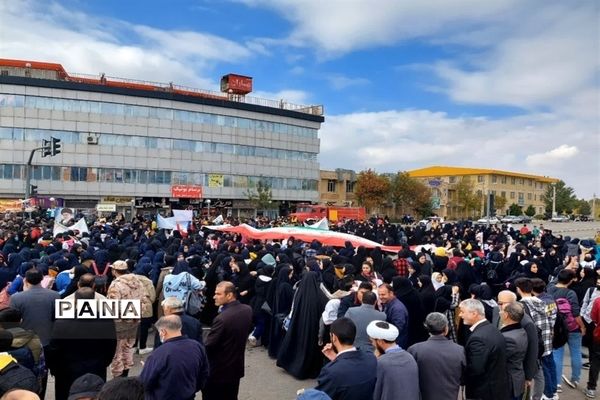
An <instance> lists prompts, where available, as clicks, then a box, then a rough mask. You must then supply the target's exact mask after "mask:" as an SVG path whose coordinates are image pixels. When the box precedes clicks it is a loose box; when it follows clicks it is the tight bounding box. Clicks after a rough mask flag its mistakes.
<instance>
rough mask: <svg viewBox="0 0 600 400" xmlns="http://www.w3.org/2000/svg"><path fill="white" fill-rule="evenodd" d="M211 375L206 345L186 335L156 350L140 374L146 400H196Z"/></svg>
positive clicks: (170, 340)
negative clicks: (197, 394)
mask: <svg viewBox="0 0 600 400" xmlns="http://www.w3.org/2000/svg"><path fill="white" fill-rule="evenodd" d="M207 378H208V359H207V358H206V351H205V349H204V346H202V345H201V344H200V343H198V342H197V341H195V340H192V339H188V338H187V337H185V336H179V337H176V338H172V339H169V340H167V341H165V342H164V343H163V344H162V345H161V346H160V347H159V348H157V349H155V350H154V351H153V352H152V354H150V356H149V357H148V359H147V360H146V364H145V365H144V369H143V370H142V373H141V375H140V381H141V382H142V383H143V385H144V389H145V392H146V393H145V395H146V397H145V399H146V400H193V399H194V397H195V396H196V392H198V391H200V390H201V389H202V388H203V387H204V384H205V383H206V379H207Z"/></svg>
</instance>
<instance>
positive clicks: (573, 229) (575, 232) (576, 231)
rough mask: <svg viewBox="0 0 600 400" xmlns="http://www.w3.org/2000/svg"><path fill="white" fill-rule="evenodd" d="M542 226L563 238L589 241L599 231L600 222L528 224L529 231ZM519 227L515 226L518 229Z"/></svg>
mask: <svg viewBox="0 0 600 400" xmlns="http://www.w3.org/2000/svg"><path fill="white" fill-rule="evenodd" d="M534 225H537V226H538V227H539V226H540V225H544V228H546V229H551V230H552V232H553V233H561V234H562V235H563V236H571V237H572V238H579V239H589V238H593V237H594V235H595V234H596V232H598V231H599V230H600V221H596V222H550V221H533V222H532V223H530V224H528V225H527V226H529V228H530V229H533V226H534ZM518 226H519V225H517V227H518Z"/></svg>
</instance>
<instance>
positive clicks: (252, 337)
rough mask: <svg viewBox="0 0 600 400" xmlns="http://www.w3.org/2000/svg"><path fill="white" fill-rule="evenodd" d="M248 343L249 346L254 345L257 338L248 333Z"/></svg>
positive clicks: (256, 342)
mask: <svg viewBox="0 0 600 400" xmlns="http://www.w3.org/2000/svg"><path fill="white" fill-rule="evenodd" d="M248 343H249V344H250V346H251V347H256V346H257V345H258V340H257V339H256V338H255V337H254V336H252V335H250V336H248Z"/></svg>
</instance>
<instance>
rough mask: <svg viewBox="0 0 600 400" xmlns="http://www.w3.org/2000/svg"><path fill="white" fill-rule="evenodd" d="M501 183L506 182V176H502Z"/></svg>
mask: <svg viewBox="0 0 600 400" xmlns="http://www.w3.org/2000/svg"><path fill="white" fill-rule="evenodd" d="M500 183H502V184H506V176H501V177H500Z"/></svg>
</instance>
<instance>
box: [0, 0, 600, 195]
mask: <svg viewBox="0 0 600 400" xmlns="http://www.w3.org/2000/svg"><path fill="white" fill-rule="evenodd" d="M599 27H600V2H597V1H594V0H581V1H579V0H569V1H563V0H545V1H544V0H539V1H538V0H486V1H481V0H419V1H414V0H406V1H405V0H361V1H359V0H237V1H235V0H234V1H228V0H170V1H150V0H146V1H138V0H128V1H123V0H119V1H116V0H102V1H100V0H89V1H88V0H65V1H60V2H52V1H37V0H20V1H0V57H4V58H19V59H28V60H37V61H52V62H58V63H61V64H63V65H64V67H65V68H66V69H67V71H69V72H80V73H89V74H98V73H100V72H104V73H106V74H107V75H108V76H118V77H126V78H135V79H145V80H151V81H158V82H174V83H177V84H183V85H189V86H193V87H199V88H205V89H214V90H218V83H219V79H220V77H221V76H222V75H224V74H226V73H229V72H235V73H240V74H244V75H250V76H252V77H253V78H254V93H253V95H254V96H258V97H266V98H271V99H277V100H278V99H285V100H287V101H289V102H292V103H300V104H323V105H324V107H325V112H326V115H325V118H326V122H325V124H323V127H322V129H321V131H320V138H321V155H320V157H319V161H320V164H321V168H322V169H335V168H348V169H355V170H357V171H359V170H362V169H365V168H374V169H375V170H376V171H378V172H396V171H400V170H408V169H413V168H421V167H425V166H429V165H453V166H469V167H480V168H496V169H504V170H509V171H516V172H527V173H534V174H539V175H545V176H552V177H557V178H560V179H563V180H565V181H566V182H567V184H568V185H569V186H572V187H574V188H575V190H576V192H577V195H578V196H579V197H584V198H588V199H589V198H591V197H592V194H593V193H596V194H597V195H599V196H600V157H599V154H600V39H599V38H600V28H599Z"/></svg>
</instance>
